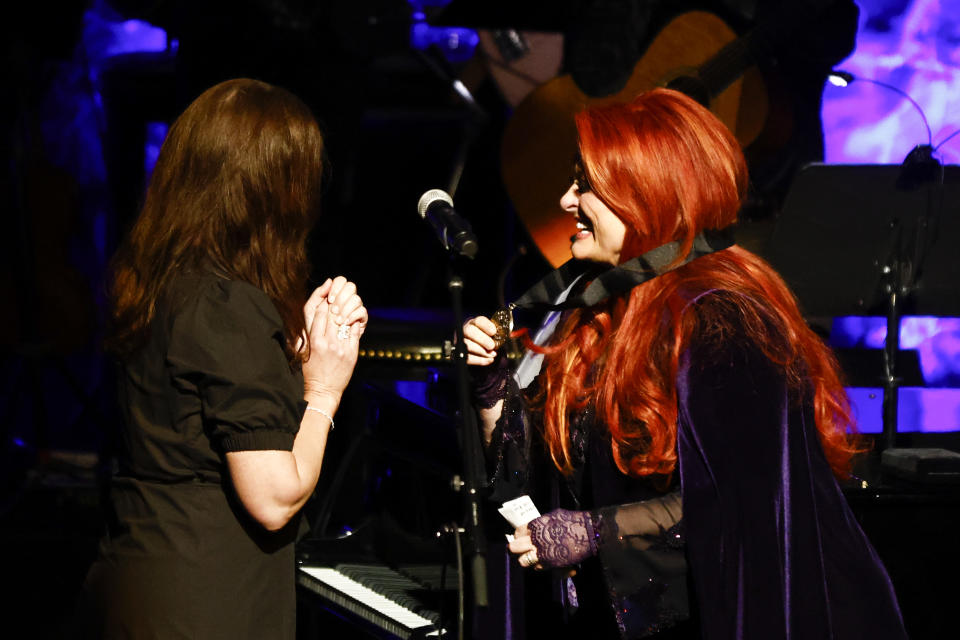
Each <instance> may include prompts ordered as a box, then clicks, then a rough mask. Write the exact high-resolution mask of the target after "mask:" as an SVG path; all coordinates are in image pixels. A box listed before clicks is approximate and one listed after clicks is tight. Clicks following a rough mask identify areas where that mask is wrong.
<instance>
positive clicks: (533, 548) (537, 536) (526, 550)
mask: <svg viewBox="0 0 960 640" xmlns="http://www.w3.org/2000/svg"><path fill="white" fill-rule="evenodd" d="M509 546H510V551H511V552H512V553H515V554H517V555H519V556H520V557H519V561H520V564H521V565H522V566H524V567H530V566H532V567H534V568H535V569H542V568H544V567H549V568H554V567H571V566H573V565H576V564H580V563H581V562H583V561H584V560H586V559H587V558H589V557H591V556H594V555H596V554H597V541H596V535H595V532H594V528H593V519H592V518H591V517H590V513H589V512H588V511H568V510H566V509H556V510H554V511H551V512H550V513H548V514H546V515H542V516H540V517H539V518H534V519H533V520H531V521H530V523H529V524H528V525H526V526H523V527H520V528H518V529H517V530H516V532H515V533H514V539H513V542H511V543H510V545H509Z"/></svg>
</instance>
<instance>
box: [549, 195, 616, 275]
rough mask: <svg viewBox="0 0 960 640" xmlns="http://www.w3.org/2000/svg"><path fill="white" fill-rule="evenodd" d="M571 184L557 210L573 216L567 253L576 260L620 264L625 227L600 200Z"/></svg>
mask: <svg viewBox="0 0 960 640" xmlns="http://www.w3.org/2000/svg"><path fill="white" fill-rule="evenodd" d="M580 182H582V180H574V181H573V183H572V184H571V185H570V188H569V189H567V192H566V193H565V194H563V197H562V198H560V206H561V207H562V208H563V210H564V211H566V212H567V213H570V214H573V216H574V217H575V219H576V222H577V232H576V233H575V234H574V235H573V236H572V237H571V238H570V253H572V254H573V257H574V258H577V259H578V260H591V261H593V262H603V263H607V264H611V265H613V266H616V265H618V264H620V253H621V251H622V250H623V239H624V237H625V236H626V233H627V226H626V225H625V224H624V223H623V221H622V220H621V219H620V218H619V217H617V214H615V213H614V212H613V211H611V210H610V208H609V207H608V206H607V205H606V204H604V202H603V200H601V199H600V198H598V197H597V196H596V194H594V193H593V192H591V191H589V189H583V190H582V189H581V185H580Z"/></svg>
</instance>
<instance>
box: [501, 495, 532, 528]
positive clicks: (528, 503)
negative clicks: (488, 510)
mask: <svg viewBox="0 0 960 640" xmlns="http://www.w3.org/2000/svg"><path fill="white" fill-rule="evenodd" d="M499 511H500V515H502V516H503V517H504V518H506V519H507V522H509V523H510V525H511V526H512V527H513V528H514V529H518V528H520V527H522V526H523V525H525V524H527V523H528V522H530V521H531V520H533V519H534V518H539V517H540V512H539V511H537V507H536V506H535V505H534V504H533V500H531V499H530V496H520V497H519V498H514V499H513V500H508V501H506V502H504V503H503V506H502V507H500V509H499Z"/></svg>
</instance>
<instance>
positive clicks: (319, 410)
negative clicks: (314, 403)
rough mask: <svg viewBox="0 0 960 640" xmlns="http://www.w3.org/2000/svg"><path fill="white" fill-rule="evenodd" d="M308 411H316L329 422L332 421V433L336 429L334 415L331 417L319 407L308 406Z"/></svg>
mask: <svg viewBox="0 0 960 640" xmlns="http://www.w3.org/2000/svg"><path fill="white" fill-rule="evenodd" d="M307 411H316V412H317V413H319V414H320V415H322V416H323V417H324V418H326V419H327V420H329V421H330V431H333V429H334V427H335V426H336V425H334V424H333V416H332V415H330V414H329V413H327V412H326V411H324V410H323V409H318V408H317V407H311V406H310V405H307Z"/></svg>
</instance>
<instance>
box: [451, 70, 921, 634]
mask: <svg viewBox="0 0 960 640" xmlns="http://www.w3.org/2000/svg"><path fill="white" fill-rule="evenodd" d="M576 126H577V132H578V136H579V151H580V159H579V161H578V163H577V167H576V174H575V179H574V182H573V184H572V185H571V187H570V189H569V190H568V191H567V193H566V194H564V196H563V198H562V199H561V201H560V204H561V206H562V208H563V209H564V210H565V211H566V212H568V213H570V214H572V215H573V216H574V218H575V220H576V227H577V231H576V234H575V235H574V236H573V237H572V244H571V253H572V254H573V258H574V259H575V260H573V261H571V262H569V263H567V264H566V265H564V266H563V267H561V269H560V270H558V271H557V272H555V273H554V274H551V276H549V277H548V278H547V279H546V280H545V281H544V282H543V283H541V284H540V285H539V286H538V287H535V288H534V289H532V290H531V292H529V293H528V294H527V295H525V296H524V297H523V298H522V299H521V301H519V302H520V306H523V305H524V304H533V303H549V305H548V306H550V308H553V309H556V310H559V311H561V313H559V314H556V313H555V314H554V315H555V316H557V317H558V321H557V322H556V325H555V326H556V328H555V330H552V334H551V335H548V336H547V337H544V335H545V334H548V333H550V331H551V330H550V329H547V330H542V331H541V333H540V334H539V335H538V336H537V340H536V343H538V344H539V345H542V346H538V344H534V343H531V344H530V346H531V350H530V352H528V355H527V357H526V358H525V359H524V361H523V362H521V365H520V367H519V368H518V372H517V373H516V374H515V375H514V376H509V375H508V373H507V369H506V358H505V357H504V356H503V354H502V353H501V352H499V351H498V346H499V341H498V340H497V339H496V337H497V335H498V327H497V326H496V324H494V323H493V322H492V321H491V320H490V319H488V318H485V317H478V318H473V319H471V320H469V321H468V322H467V323H466V325H465V327H464V336H465V340H466V343H467V348H468V352H469V357H468V362H469V363H470V364H471V365H474V373H475V383H476V390H475V391H476V400H477V405H478V411H479V414H480V421H481V424H482V429H483V438H484V442H485V443H486V445H487V451H488V454H489V458H490V462H491V468H492V474H493V476H494V477H493V482H494V487H495V489H494V497H495V498H497V499H501V500H502V499H507V498H510V497H514V496H516V495H520V494H523V493H529V494H532V495H533V496H534V500H535V502H537V503H538V504H540V505H541V507H542V506H545V505H549V506H551V507H552V508H554V510H553V511H551V512H550V513H547V514H546V515H543V516H541V517H539V518H536V519H534V520H533V521H531V522H530V523H529V525H528V526H526V527H520V528H519V529H517V531H516V532H515V537H514V540H513V541H512V542H511V543H510V546H509V548H510V551H511V552H513V553H515V554H517V556H518V559H519V563H520V565H521V566H524V567H533V568H535V569H542V568H567V569H573V571H567V572H565V573H563V574H561V575H562V576H563V578H562V579H561V583H560V586H561V587H564V588H561V589H557V590H555V591H554V592H555V593H557V594H559V597H558V598H556V599H555V600H556V601H558V602H559V603H561V604H562V608H561V615H559V616H552V615H551V616H540V617H537V618H536V619H533V620H531V621H530V622H531V624H533V625H535V626H536V627H537V629H538V634H537V635H545V632H550V631H553V632H555V633H559V634H561V635H566V634H568V633H570V632H576V631H582V632H584V633H591V634H593V635H594V636H598V637H617V636H620V637H624V638H634V637H645V636H648V635H653V634H662V636H658V637H666V636H668V635H669V636H670V637H688V636H694V637H695V636H696V635H697V630H698V629H699V631H700V635H702V636H703V637H705V638H763V639H769V638H786V637H792V638H817V639H821V638H851V637H858V638H859V637H870V638H903V637H905V633H904V630H903V623H902V620H901V618H900V613H899V608H898V606H897V602H896V597H895V595H894V592H893V588H892V585H891V583H890V580H889V578H888V576H887V574H886V572H885V570H884V568H883V566H882V564H881V562H880V560H879V558H878V557H877V555H876V553H875V552H874V550H873V548H872V547H871V545H870V543H869V542H868V540H867V539H866V537H865V536H864V534H863V532H862V531H861V530H860V528H859V526H858V525H857V523H856V521H855V519H854V517H853V515H852V513H851V511H850V509H849V507H848V506H847V504H846V501H845V499H844V496H843V494H842V492H841V490H840V488H839V485H838V483H837V480H836V479H837V478H844V477H846V476H848V475H849V471H850V466H851V459H852V457H853V456H854V455H855V454H856V453H858V452H859V451H860V450H861V446H860V444H859V443H858V440H857V439H856V436H855V432H854V425H853V421H852V418H851V413H850V407H849V404H848V401H847V398H846V395H845V392H844V389H843V386H842V383H841V380H840V377H839V375H838V367H837V364H836V362H835V360H834V358H833V356H832V354H831V353H830V351H829V349H828V348H827V347H826V346H825V345H824V344H823V342H822V341H821V340H820V339H819V338H818V337H817V336H816V335H815V334H814V332H813V331H812V330H811V329H810V328H809V327H807V325H806V324H805V322H804V320H803V317H802V315H801V313H800V311H799V309H798V307H797V303H796V301H795V299H794V297H793V295H792V294H791V292H790V291H789V289H788V288H787V286H786V285H785V283H784V282H783V280H782V279H781V278H780V277H779V276H778V275H777V274H776V272H774V270H773V269H772V268H771V267H770V266H769V265H768V264H767V263H766V262H764V261H763V260H762V259H761V258H759V257H757V256H756V255H754V254H752V253H751V252H749V251H747V250H746V249H743V248H742V247H739V246H737V245H736V244H733V242H732V240H731V239H730V228H731V226H732V225H733V224H734V223H735V222H736V218H737V212H738V210H739V208H740V205H741V203H742V201H743V199H744V196H745V193H746V189H747V181H748V180H747V170H746V165H745V162H744V158H743V154H742V153H741V151H740V148H739V145H738V143H737V141H736V140H735V139H734V138H733V136H732V135H731V134H730V132H729V131H727V129H726V128H725V127H724V126H723V125H722V124H721V123H720V121H719V120H717V119H716V118H715V117H714V116H713V115H712V114H711V113H710V112H709V111H707V110H706V109H704V108H703V107H701V106H700V105H699V104H697V103H696V102H694V101H693V100H691V99H690V98H688V97H686V96H684V95H682V94H680V93H677V92H674V91H670V90H666V89H657V90H654V91H650V92H648V93H645V94H643V95H641V96H639V97H638V98H636V99H635V100H634V101H633V102H631V103H628V104H616V105H608V106H602V107H596V108H592V109H589V110H587V111H585V112H583V113H581V114H579V115H578V116H577V119H576ZM557 292H562V293H561V295H560V298H561V300H559V301H558V300H557V298H556V296H555V295H554V294H555V293H557ZM528 342H529V341H528ZM531 355H532V356H533V357H531ZM528 382H529V385H527V383H528ZM521 387H525V388H523V389H521ZM555 573H556V572H555ZM528 579H533V580H534V581H536V580H537V579H538V576H537V574H536V573H534V574H533V575H529V576H528ZM529 591H530V589H528V592H529ZM528 596H529V594H528ZM841 601H842V602H843V604H842V606H841V604H840V603H841ZM535 606H536V605H531V607H535ZM542 606H544V607H550V606H551V605H550V604H543V605H542ZM547 610H549V609H547ZM556 620H563V622H562V623H561V624H560V626H558V628H557V629H554V630H551V629H549V626H550V625H551V624H552V623H553V622H554V621H556Z"/></svg>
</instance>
